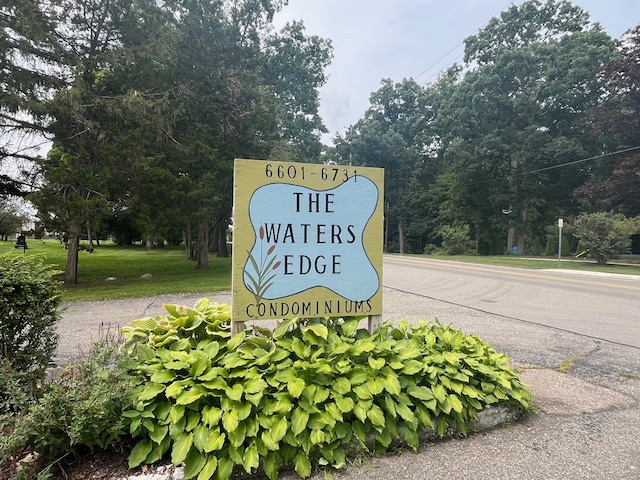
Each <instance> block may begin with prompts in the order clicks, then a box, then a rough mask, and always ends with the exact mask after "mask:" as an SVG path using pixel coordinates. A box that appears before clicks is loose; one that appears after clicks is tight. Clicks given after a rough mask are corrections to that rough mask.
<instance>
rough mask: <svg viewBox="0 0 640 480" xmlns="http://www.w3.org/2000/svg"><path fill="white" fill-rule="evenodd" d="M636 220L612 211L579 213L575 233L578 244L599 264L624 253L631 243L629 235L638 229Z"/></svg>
mask: <svg viewBox="0 0 640 480" xmlns="http://www.w3.org/2000/svg"><path fill="white" fill-rule="evenodd" d="M638 226H639V225H638V220H637V219H635V220H634V219H630V218H627V217H625V216H624V215H622V214H619V213H618V214H616V213H613V212H596V213H589V214H584V215H581V216H579V217H578V218H577V220H576V233H575V235H576V236H577V237H578V238H579V239H580V245H584V246H586V247H587V248H588V249H589V252H590V253H591V255H592V256H593V257H594V258H595V259H596V261H597V262H598V264H599V265H604V264H605V263H607V260H608V259H609V258H611V257H612V256H614V255H618V254H620V253H625V252H626V251H627V249H628V248H629V246H630V244H631V235H632V234H633V233H634V232H635V231H636V230H637V229H638Z"/></svg>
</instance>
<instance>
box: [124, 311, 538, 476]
mask: <svg viewBox="0 0 640 480" xmlns="http://www.w3.org/2000/svg"><path fill="white" fill-rule="evenodd" d="M165 308H166V310H167V312H168V315H167V316H159V317H156V318H144V319H140V320H135V321H133V322H132V324H131V325H130V326H128V327H125V334H126V336H127V337H128V338H129V342H128V347H129V348H130V349H131V352H135V355H136V356H137V358H138V361H139V366H138V370H139V372H140V373H141V374H142V375H144V377H145V379H146V381H145V382H144V384H141V385H140V386H139V387H137V388H136V389H135V391H134V393H135V395H136V401H135V405H136V407H135V409H132V410H130V411H128V412H125V415H126V417H127V418H128V419H129V421H130V432H131V433H132V434H133V435H134V436H137V437H141V439H140V441H139V442H138V443H137V445H136V446H135V447H134V448H133V450H132V452H131V455H130V458H129V464H130V466H131V467H134V466H137V465H140V464H142V463H154V462H156V461H158V460H159V459H160V458H162V456H163V455H165V453H168V452H170V454H171V460H172V462H173V463H174V465H179V464H182V463H184V465H185V477H186V478H192V477H196V476H197V478H198V479H199V480H205V479H209V478H212V477H213V476H215V478H218V479H227V478H229V477H230V476H231V475H232V473H233V472H234V471H235V470H237V469H239V468H242V469H244V470H245V471H246V472H252V471H254V470H256V469H259V468H261V469H263V470H264V472H265V473H266V475H267V476H268V477H269V478H270V479H275V478H277V476H278V471H279V469H280V468H281V467H282V466H283V465H293V467H294V468H295V471H296V472H297V473H298V474H299V475H300V476H301V477H307V476H309V475H310V474H311V471H312V466H313V465H331V466H333V467H336V468H341V467H344V466H345V464H346V460H347V453H348V451H349V448H350V447H352V446H354V445H359V447H360V448H362V449H365V450H366V451H375V452H384V451H386V449H387V448H388V447H389V446H390V445H391V442H392V441H393V440H394V439H396V438H399V437H402V438H403V439H404V440H405V441H406V442H407V444H408V445H410V446H411V447H413V448H414V449H417V448H418V443H419V440H418V438H419V437H418V432H420V431H421V430H423V429H425V428H433V429H435V431H437V432H438V434H440V435H444V434H445V432H446V431H447V430H448V429H449V427H451V426H454V425H455V426H457V427H458V429H459V431H460V432H462V433H465V432H466V431H467V425H468V423H469V422H470V421H472V420H473V419H474V418H476V413H477V412H478V411H481V410H482V409H484V408H485V406H487V405H489V404H493V403H496V402H499V401H503V402H508V403H512V404H515V405H518V406H519V407H522V408H524V409H527V408H529V406H530V399H531V398H530V393H529V392H527V391H526V390H525V389H524V388H523V386H522V384H521V383H520V382H519V380H518V377H517V375H516V373H515V372H514V371H513V370H512V369H511V368H510V367H509V360H508V359H507V358H506V357H505V356H504V355H502V354H499V353H497V352H495V351H494V350H493V349H492V348H491V347H490V346H489V345H488V344H486V343H484V342H482V341H481V340H480V339H479V338H478V337H475V336H471V335H464V334H462V333H461V332H459V331H457V330H454V329H452V328H449V327H446V326H443V325H441V324H439V323H437V322H435V323H430V324H427V323H424V322H422V323H420V325H419V326H412V325H410V324H408V323H406V322H402V323H401V324H400V325H398V326H396V327H394V326H392V325H390V324H385V325H383V326H382V327H381V328H380V329H378V330H377V331H376V332H375V333H374V334H373V335H369V334H368V332H367V331H366V330H362V329H360V330H359V329H358V324H359V321H360V319H359V318H339V319H335V318H334V319H330V318H322V319H320V318H314V319H293V320H285V321H283V322H281V323H280V324H279V325H278V326H277V328H275V330H274V331H273V332H271V331H270V330H266V329H261V328H257V327H256V328H254V330H253V332H249V331H244V332H242V333H239V334H237V335H235V336H233V337H232V336H231V334H230V324H229V321H230V315H231V309H230V307H228V306H226V305H218V304H211V303H210V302H209V301H208V300H206V299H204V300H201V301H199V302H198V303H197V304H196V305H195V308H188V307H184V306H175V305H167V306H165Z"/></svg>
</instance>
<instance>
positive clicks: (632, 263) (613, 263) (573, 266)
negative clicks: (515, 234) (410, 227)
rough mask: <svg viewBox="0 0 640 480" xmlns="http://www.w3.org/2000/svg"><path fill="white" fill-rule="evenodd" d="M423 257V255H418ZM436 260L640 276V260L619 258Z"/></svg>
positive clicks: (446, 257) (462, 257) (468, 257)
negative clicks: (600, 261) (605, 260)
mask: <svg viewBox="0 0 640 480" xmlns="http://www.w3.org/2000/svg"><path fill="white" fill-rule="evenodd" d="M419 256H421V257H422V256H424V255H419ZM429 258H433V259H436V260H451V261H454V262H465V263H479V264H482V265H495V266H500V267H514V268H528V269H538V270H539V269H549V268H553V269H560V270H583V271H589V272H604V273H621V274H625V275H640V259H638V258H619V259H612V260H610V261H609V262H608V263H607V264H606V265H598V264H597V263H596V262H595V260H593V259H586V260H576V259H574V258H573V257H565V258H562V260H561V261H560V262H558V258H557V257H555V258H552V257H537V258H536V257H521V256H517V255H503V256H486V257H485V256H475V255H455V256H454V255H432V256H429Z"/></svg>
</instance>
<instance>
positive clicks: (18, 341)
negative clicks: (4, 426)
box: [0, 253, 61, 413]
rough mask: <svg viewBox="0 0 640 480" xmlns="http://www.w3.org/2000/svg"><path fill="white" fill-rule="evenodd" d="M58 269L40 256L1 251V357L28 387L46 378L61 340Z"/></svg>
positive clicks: (4, 366)
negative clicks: (3, 252) (51, 266)
mask: <svg viewBox="0 0 640 480" xmlns="http://www.w3.org/2000/svg"><path fill="white" fill-rule="evenodd" d="M57 273H58V272H56V271H54V270H51V268H50V267H49V266H47V265H46V264H45V263H44V260H43V259H42V258H41V257H38V256H33V255H16V254H15V253H8V254H3V255H0V361H2V364H3V368H11V369H12V370H14V371H15V372H20V373H19V376H20V377H19V378H20V380H21V382H23V387H24V388H26V389H28V390H32V389H33V388H35V385H36V384H37V382H39V381H41V380H42V379H43V378H44V376H45V373H46V370H47V368H48V367H49V366H50V364H51V359H52V356H53V352H54V351H55V349H56V346H57V344H58V334H57V333H56V331H55V323H56V321H57V320H58V317H59V315H58V306H59V305H60V295H61V289H60V286H59V284H58V283H57V282H56V281H54V280H53V276H54V275H56V274H57ZM16 378H17V377H16ZM1 395H2V394H0V396H1ZM4 400H6V398H5V399H4ZM0 401H2V400H0ZM0 413H1V411H0Z"/></svg>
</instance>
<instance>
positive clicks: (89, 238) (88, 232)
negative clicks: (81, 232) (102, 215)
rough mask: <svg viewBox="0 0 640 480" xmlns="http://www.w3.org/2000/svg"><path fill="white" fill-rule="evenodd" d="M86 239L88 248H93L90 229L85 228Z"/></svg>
mask: <svg viewBox="0 0 640 480" xmlns="http://www.w3.org/2000/svg"><path fill="white" fill-rule="evenodd" d="M87 239H88V240H89V248H93V237H92V236H91V227H87Z"/></svg>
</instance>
